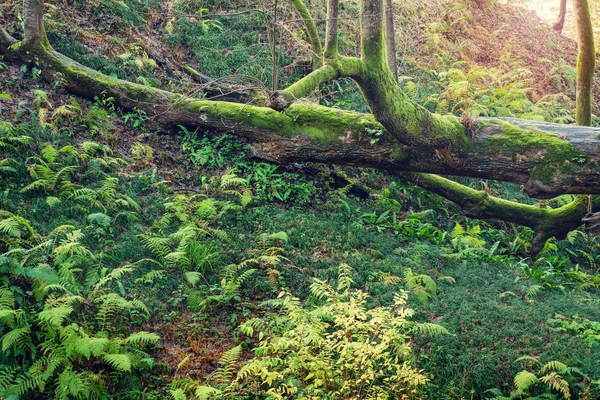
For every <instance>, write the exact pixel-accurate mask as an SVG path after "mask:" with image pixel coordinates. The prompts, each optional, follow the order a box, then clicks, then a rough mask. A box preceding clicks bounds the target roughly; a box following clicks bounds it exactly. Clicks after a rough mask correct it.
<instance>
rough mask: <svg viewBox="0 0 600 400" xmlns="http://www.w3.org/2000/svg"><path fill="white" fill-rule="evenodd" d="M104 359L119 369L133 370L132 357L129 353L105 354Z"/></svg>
mask: <svg viewBox="0 0 600 400" xmlns="http://www.w3.org/2000/svg"><path fill="white" fill-rule="evenodd" d="M103 358H104V361H106V362H107V363H108V364H109V365H110V366H111V367H113V368H114V369H116V370H119V371H126V372H129V371H131V366H132V363H131V357H130V356H129V355H128V354H105V355H104V357H103Z"/></svg>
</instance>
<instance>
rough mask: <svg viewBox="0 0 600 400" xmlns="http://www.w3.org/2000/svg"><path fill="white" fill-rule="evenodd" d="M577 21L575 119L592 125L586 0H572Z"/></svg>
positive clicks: (591, 42)
mask: <svg viewBox="0 0 600 400" xmlns="http://www.w3.org/2000/svg"><path fill="white" fill-rule="evenodd" d="M573 9H574V12H575V21H576V23H577V45H578V49H579V54H578V55H577V100H576V111H575V112H576V121H577V124H578V125H582V126H591V125H592V83H593V80H594V69H595V68H596V50H595V48H594V30H593V28H592V20H591V18H590V8H589V6H588V1H587V0H573Z"/></svg>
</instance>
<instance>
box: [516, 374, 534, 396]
mask: <svg viewBox="0 0 600 400" xmlns="http://www.w3.org/2000/svg"><path fill="white" fill-rule="evenodd" d="M514 382H515V386H516V387H517V390H520V391H523V392H526V391H527V389H529V388H530V387H531V386H532V385H535V384H536V383H538V382H539V380H538V378H537V376H535V375H534V374H532V373H531V372H529V371H526V370H523V371H521V372H519V373H518V374H517V375H515V380H514Z"/></svg>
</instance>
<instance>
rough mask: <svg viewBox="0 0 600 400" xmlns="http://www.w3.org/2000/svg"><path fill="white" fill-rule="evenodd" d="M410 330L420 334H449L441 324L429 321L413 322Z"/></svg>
mask: <svg viewBox="0 0 600 400" xmlns="http://www.w3.org/2000/svg"><path fill="white" fill-rule="evenodd" d="M412 331H413V332H415V333H417V334H420V335H430V336H437V335H449V334H450V332H448V329H446V328H444V327H443V326H441V325H438V324H433V323H431V322H423V323H415V324H414V325H413V327H412Z"/></svg>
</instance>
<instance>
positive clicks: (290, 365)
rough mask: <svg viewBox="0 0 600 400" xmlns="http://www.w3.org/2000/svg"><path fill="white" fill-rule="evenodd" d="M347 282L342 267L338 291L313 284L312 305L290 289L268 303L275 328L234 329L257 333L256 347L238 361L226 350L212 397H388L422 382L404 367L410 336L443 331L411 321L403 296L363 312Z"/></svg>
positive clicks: (255, 322)
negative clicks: (277, 313) (276, 312)
mask: <svg viewBox="0 0 600 400" xmlns="http://www.w3.org/2000/svg"><path fill="white" fill-rule="evenodd" d="M352 283H353V280H352V277H351V269H350V267H349V266H348V265H346V264H342V265H341V266H340V267H339V275H338V284H337V288H334V287H332V286H330V285H329V284H328V283H327V282H325V281H322V280H317V279H315V280H314V283H313V284H312V286H311V292H312V295H313V296H314V297H315V298H316V299H318V301H319V303H320V305H319V306H317V307H305V306H303V305H302V303H301V301H300V299H298V298H296V297H294V296H292V295H291V294H290V293H289V292H282V293H281V294H280V295H279V298H278V300H276V301H270V302H267V303H268V304H269V305H272V306H277V307H280V308H281V309H282V312H283V316H284V318H283V319H281V318H278V319H274V322H276V324H275V325H271V324H269V322H268V321H266V320H264V319H263V320H262V321H261V320H260V319H251V320H249V321H247V322H246V323H244V324H243V325H241V326H240V331H241V332H243V333H244V334H246V335H249V336H258V337H259V339H260V342H259V345H258V347H257V348H255V349H254V354H255V356H254V357H253V358H252V359H250V360H248V361H245V362H243V363H240V362H239V356H240V348H239V347H235V348H233V349H231V350H230V351H228V352H227V353H225V355H224V357H223V358H222V359H221V369H219V370H218V371H217V372H216V373H215V374H214V375H213V380H214V384H215V385H216V386H217V387H218V389H216V390H215V392H214V393H215V395H216V397H217V398H225V397H228V396H241V395H245V394H250V393H253V394H255V395H256V394H260V395H261V396H270V397H274V398H283V397H286V396H293V397H298V398H305V397H306V398H308V397H310V398H329V399H341V398H358V397H360V398H367V399H371V398H391V397H390V396H393V397H396V396H398V395H400V394H401V393H412V392H414V390H415V389H416V388H418V387H419V386H421V385H423V384H424V383H425V382H426V381H427V379H426V377H425V375H423V374H422V373H421V371H419V370H418V369H416V368H415V367H414V366H412V365H411V349H410V346H409V337H410V334H411V333H413V332H415V331H416V330H420V331H427V332H429V333H447V331H445V329H443V328H442V327H440V326H437V325H436V326H435V328H434V327H433V326H434V324H430V325H431V326H430V327H423V326H422V325H421V324H418V323H415V322H412V321H410V317H411V316H412V315H413V310H411V309H410V308H408V307H407V305H406V297H407V295H406V293H404V292H401V293H400V294H398V295H396V297H395V299H394V305H393V306H392V307H379V308H374V309H367V308H366V298H367V295H366V293H364V292H362V291H360V290H352V289H351V286H352ZM267 326H270V327H269V328H267ZM416 327H420V328H416ZM239 364H241V366H240V367H239V370H238V365H239ZM236 370H238V371H237V373H235V371H236Z"/></svg>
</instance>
